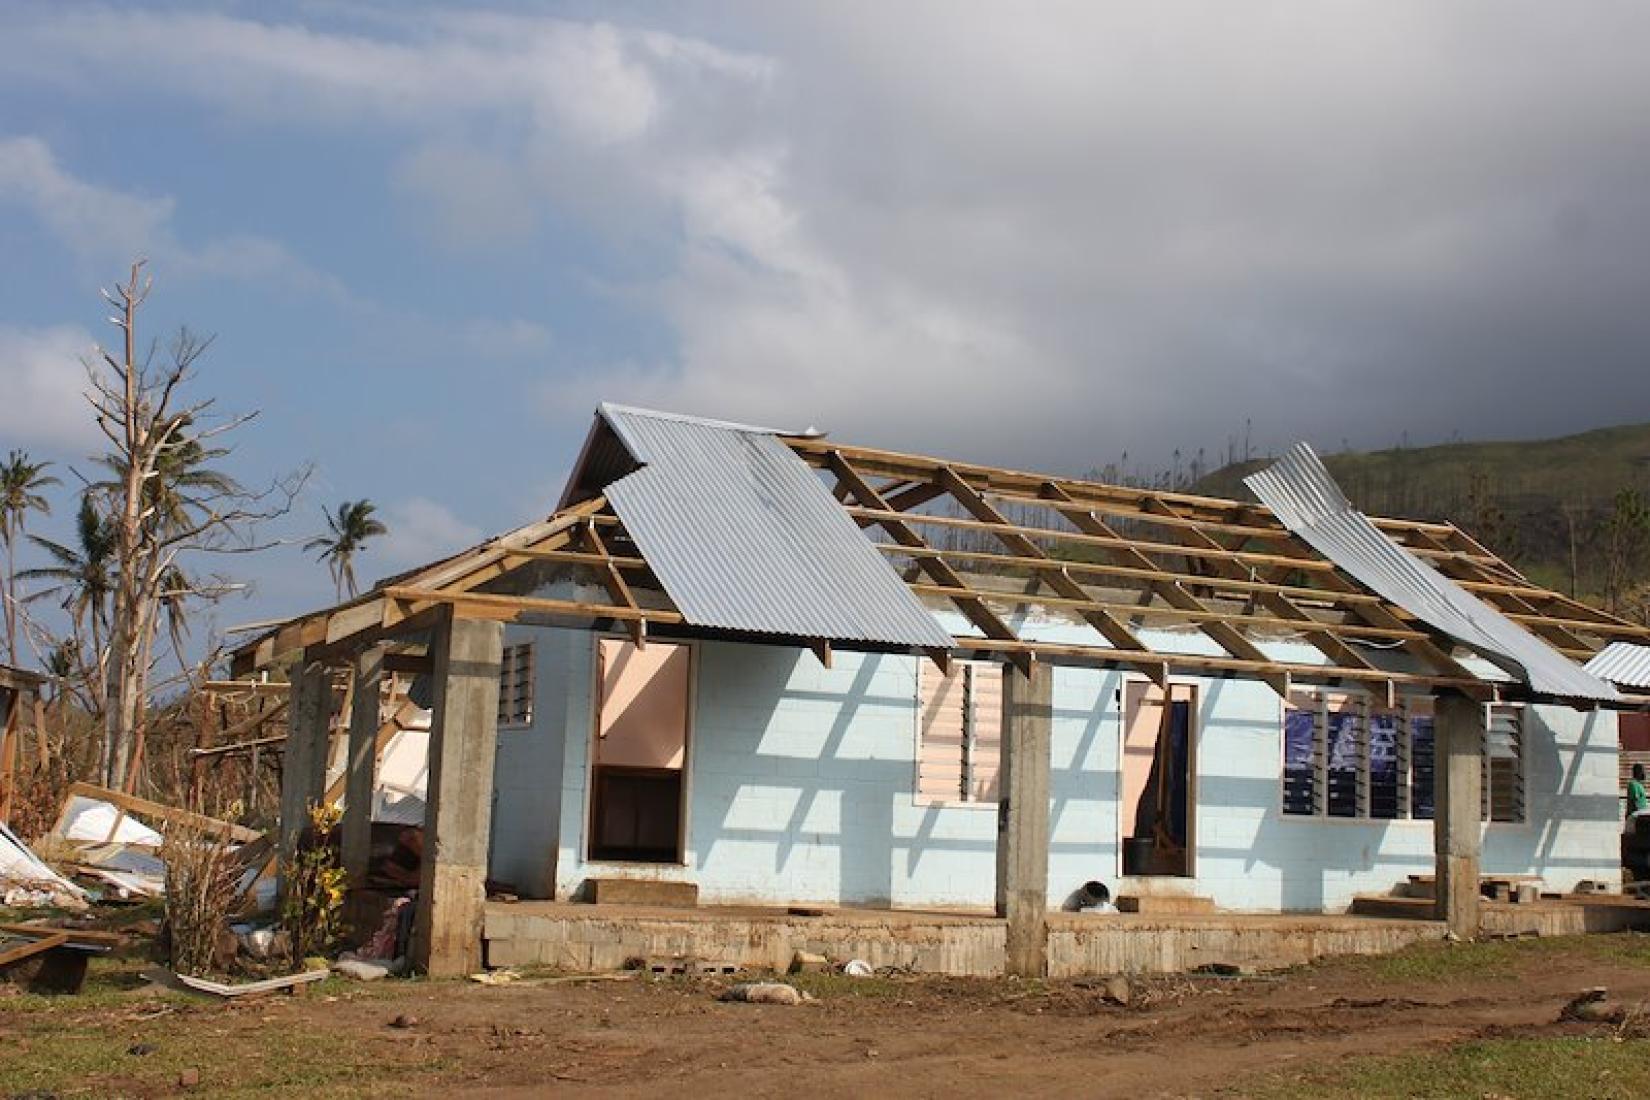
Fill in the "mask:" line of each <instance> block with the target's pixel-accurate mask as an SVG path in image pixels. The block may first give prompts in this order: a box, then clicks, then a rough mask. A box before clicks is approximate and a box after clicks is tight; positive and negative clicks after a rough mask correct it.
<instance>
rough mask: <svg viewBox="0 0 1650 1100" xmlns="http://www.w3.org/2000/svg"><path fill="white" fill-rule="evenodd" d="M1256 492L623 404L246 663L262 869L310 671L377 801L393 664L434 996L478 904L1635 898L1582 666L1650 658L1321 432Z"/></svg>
mask: <svg viewBox="0 0 1650 1100" xmlns="http://www.w3.org/2000/svg"><path fill="white" fill-rule="evenodd" d="M1249 484H1250V487H1251V488H1252V489H1253V491H1254V492H1255V494H1256V496H1257V497H1258V498H1259V500H1260V501H1261V502H1262V503H1260V504H1248V503H1238V502H1232V501H1224V500H1213V499H1207V498H1201V497H1194V496H1188V495H1184V494H1177V493H1169V492H1156V491H1150V490H1144V489H1136V488H1123V487H1118V486H1111V485H1104V484H1098V483H1093V482H1086V481H1078V480H1073V479H1069V478H1059V477H1048V476H1043V475H1038V474H1031V473H1022V472H1016V471H1010V470H1002V469H993V468H987V467H982V466H976V465H972V464H968V463H966V462H951V461H945V460H940V459H934V458H925V457H920V456H915V455H908V454H900V453H894V452H888V451H880V450H872V449H868V448H863V447H855V446H849V445H846V444H841V443H838V442H836V441H834V440H830V439H827V438H825V437H823V436H821V435H819V434H817V433H796V432H785V431H775V430H769V429H764V428H758V427H751V426H746V425H740V424H730V423H722V422H717V421H710V420H702V419H694V418H688V417H682V416H675V415H670V414H665V413H658V412H650V411H646V410H640V409H632V408H625V407H619V406H612V405H606V406H603V407H602V408H601V409H600V410H599V413H598V415H597V417H596V421H595V424H594V426H593V428H592V430H591V433H590V435H589V438H588V440H587V441H586V443H585V446H584V448H583V451H582V453H581V454H580V456H579V458H578V461H577V463H576V466H575V468H574V471H573V473H572V475H571V477H570V479H569V482H568V485H567V488H566V490H565V494H564V496H563V499H562V501H561V504H560V506H559V507H558V509H557V510H556V512H555V513H554V514H553V515H551V516H550V517H548V518H546V519H544V520H541V521H539V522H535V523H532V524H529V525H528V526H525V527H522V528H520V529H518V530H516V531H512V532H510V533H508V534H505V535H501V536H499V537H497V538H494V539H491V540H489V541H487V542H485V543H483V544H481V545H480V546H477V547H474V548H472V549H469V550H466V551H464V552H462V553H459V554H457V555H455V556H453V557H451V558H448V559H446V560H444V561H440V562H436V563H434V564H432V565H429V566H427V567H425V568H422V569H419V570H416V571H414V572H411V573H408V574H404V575H402V576H399V577H395V578H391V579H389V580H387V581H384V582H382V583H380V584H379V585H378V586H377V587H375V588H374V589H373V590H372V591H370V592H368V593H366V594H365V595H363V596H361V597H359V598H357V599H354V600H352V601H350V602H348V603H345V604H343V605H341V606H338V607H335V608H331V609H327V610H325V611H321V612H317V613H314V614H311V615H306V616H303V617H301V618H298V619H295V620H292V621H291V622H289V623H287V624H285V625H283V626H282V627H280V628H279V629H277V630H275V631H273V632H271V633H269V634H267V635H265V636H263V637H261V638H259V639H257V640H255V641H253V642H250V643H248V644H247V645H245V646H244V647H243V648H242V649H241V650H240V651H239V652H238V653H237V655H236V659H235V664H236V669H235V671H236V673H237V675H248V674H253V673H255V672H256V671H257V670H259V669H260V668H269V667H271V666H274V665H276V664H277V663H279V664H281V665H289V666H290V667H291V669H292V672H291V702H290V706H289V710H288V715H289V720H290V723H291V727H290V729H291V732H290V734H289V738H288V743H287V747H286V756H285V771H284V784H285V786H284V792H283V823H284V824H283V830H284V832H285V834H286V839H287V842H288V843H290V842H291V840H292V837H293V836H294V835H295V833H294V830H295V829H296V828H297V827H298V826H297V825H295V824H294V823H295V822H300V821H301V813H300V812H299V811H300V810H301V807H302V806H303V805H305V803H306V802H307V801H309V800H313V799H314V798H316V797H318V795H319V794H320V792H321V791H322V790H323V788H324V786H325V783H326V763H327V760H328V746H327V743H326V738H327V729H328V724H329V720H330V715H329V709H330V707H329V703H328V701H329V700H330V699H332V698H333V693H332V691H331V690H330V688H329V687H328V684H329V679H328V678H329V676H330V675H331V674H332V672H333V671H334V670H337V669H339V668H348V669H351V670H352V675H353V676H354V678H355V691H354V697H355V699H356V700H358V701H360V700H370V701H371V703H370V704H366V705H362V704H359V703H358V709H357V713H356V714H354V715H352V716H350V720H349V722H348V726H349V752H348V757H347V758H348V760H349V761H350V762H351V763H350V774H349V776H348V777H347V779H346V782H347V784H348V785H349V789H350V790H354V791H360V792H370V791H371V790H372V789H373V776H372V774H371V773H372V767H373V757H374V754H373V752H372V751H370V746H371V743H372V738H373V736H374V731H375V730H376V729H377V728H378V726H379V721H380V715H379V713H378V712H377V710H376V709H375V707H374V706H373V705H371V704H375V703H376V701H377V700H378V698H379V691H378V690H377V687H378V683H379V681H380V680H381V678H382V677H384V676H385V675H387V672H386V669H387V668H389V667H394V668H396V669H398V670H401V671H409V670H413V671H416V672H417V673H418V674H419V675H420V676H421V677H424V678H426V682H427V684H428V686H429V689H430V690H429V706H430V710H431V715H432V716H431V722H430V729H429V732H428V738H427V739H428V746H429V748H428V753H429V758H428V783H427V789H428V796H427V799H426V804H425V807H424V815H425V835H426V839H425V847H424V851H425V853H426V855H425V859H424V864H423V867H422V888H421V890H420V896H419V912H418V920H417V924H416V931H415V955H416V957H417V959H418V961H419V962H420V963H421V964H422V965H424V966H425V967H426V968H427V969H428V970H429V971H430V972H432V973H437V974H451V973H461V972H465V971H468V970H473V969H475V968H476V967H478V966H479V965H480V964H481V963H482V961H483V956H482V949H483V941H484V939H485V940H487V941H488V942H489V945H490V949H491V948H498V947H499V945H500V944H501V943H502V941H504V940H506V939H508V938H509V936H510V935H511V934H512V933H510V932H509V931H507V930H506V926H507V925H508V921H505V920H502V919H501V920H500V922H499V925H498V928H497V929H495V928H494V927H493V924H492V917H491V916H489V915H487V907H488V903H487V902H486V900H485V883H487V882H488V881H494V882H499V883H508V884H509V887H510V889H511V890H512V891H513V892H514V893H516V894H517V895H519V896H520V897H522V898H524V899H554V900H555V901H557V902H577V901H582V900H589V899H594V900H597V901H600V900H603V899H604V897H611V898H621V897H625V896H626V895H627V892H628V893H629V895H630V896H631V897H635V896H638V893H637V892H638V891H639V892H640V893H639V896H641V897H644V898H657V899H669V900H672V901H676V902H680V903H683V904H686V903H691V902H695V901H696V902H697V903H700V904H703V905H708V906H720V905H740V906H764V907H777V908H779V909H781V910H783V909H785V908H786V907H791V906H820V907H829V908H833V909H834V908H835V907H875V908H884V909H892V910H915V911H947V912H957V913H976V914H995V916H994V917H992V918H990V920H991V921H992V927H993V928H994V929H995V933H994V934H996V935H997V936H998V937H999V940H998V942H999V943H1000V945H1001V947H1000V950H1001V952H1002V955H1001V961H1000V962H999V963H998V964H997V965H998V966H999V967H1000V968H1002V969H1007V970H1008V971H1009V972H1013V973H1022V974H1037V973H1046V972H1048V970H1049V958H1048V950H1049V947H1048V945H1049V922H1050V919H1051V917H1050V914H1051V913H1058V911H1060V910H1061V909H1062V908H1065V907H1068V906H1069V905H1070V904H1071V903H1072V901H1073V899H1076V898H1079V897H1080V896H1081V894H1082V891H1083V890H1084V889H1085V886H1086V885H1087V884H1090V883H1096V882H1098V883H1103V884H1105V885H1106V886H1107V887H1108V888H1109V890H1110V891H1111V893H1112V894H1114V895H1118V896H1124V895H1127V896H1130V897H1136V898H1147V899H1153V898H1156V899H1178V900H1180V901H1182V902H1184V903H1185V904H1186V905H1187V906H1188V907H1190V906H1193V905H1194V903H1195V904H1196V905H1201V906H1203V907H1204V908H1206V909H1210V910H1219V911H1229V912H1236V913H1273V914H1276V913H1312V914H1322V913H1342V912H1345V911H1346V910H1347V908H1348V907H1349V905H1351V904H1352V902H1353V900H1354V898H1355V897H1356V896H1358V895H1360V894H1368V893H1383V892H1387V891H1390V890H1391V889H1392V887H1393V886H1394V884H1395V883H1398V882H1401V881H1404V880H1406V879H1407V878H1409V877H1410V876H1433V877H1434V878H1435V886H1436V894H1437V898H1438V901H1437V906H1438V915H1439V917H1440V918H1441V919H1445V920H1447V921H1448V925H1449V927H1450V928H1451V929H1452V930H1455V931H1457V932H1458V933H1459V934H1462V935H1471V934H1473V933H1474V932H1475V931H1476V929H1477V927H1478V920H1479V908H1478V907H1479V878H1480V874H1481V872H1494V873H1495V874H1498V875H1509V876H1530V877H1531V878H1533V879H1539V881H1540V883H1541V884H1542V888H1543V889H1547V890H1555V891H1566V890H1570V889H1572V888H1574V887H1575V886H1576V885H1577V884H1578V883H1582V882H1583V881H1586V880H1591V881H1593V882H1601V883H1607V884H1608V883H1619V881H1620V870H1619V858H1618V844H1619V839H1618V838H1619V833H1620V828H1621V823H1620V811H1619V803H1618V800H1617V726H1616V712H1617V711H1618V710H1621V709H1633V708H1642V706H1643V704H1644V701H1645V700H1644V697H1643V696H1636V695H1630V694H1627V693H1626V692H1625V691H1624V690H1623V689H1619V688H1618V687H1617V686H1615V685H1613V684H1612V683H1610V682H1609V681H1607V680H1605V679H1601V678H1599V677H1597V676H1595V675H1593V674H1591V673H1589V672H1587V671H1586V670H1584V669H1583V667H1582V664H1583V663H1584V662H1586V661H1587V660H1589V659H1590V658H1592V657H1594V656H1595V655H1596V654H1597V653H1598V652H1599V651H1600V650H1602V649H1603V648H1604V647H1605V646H1606V645H1607V644H1609V643H1611V642H1623V643H1643V642H1645V641H1646V640H1647V635H1650V631H1647V630H1646V629H1644V628H1640V627H1636V626H1633V625H1630V624H1628V623H1626V622H1623V621H1621V620H1618V619H1616V618H1614V617H1612V616H1609V615H1606V614H1604V613H1602V612H1600V611H1598V610H1596V609H1594V608H1592V607H1589V606H1586V605H1585V604H1582V603H1579V602H1577V601H1575V600H1573V599H1570V598H1568V597H1565V596H1563V595H1560V594H1558V593H1555V592H1551V591H1548V590H1546V589H1543V588H1541V587H1539V586H1536V585H1533V584H1531V583H1530V582H1529V581H1528V580H1526V579H1525V578H1523V577H1522V576H1520V575H1519V574H1518V573H1517V572H1516V571H1515V570H1514V569H1512V568H1511V567H1510V566H1508V565H1507V564H1506V563H1505V562H1503V561H1501V560H1500V559H1498V558H1497V557H1496V556H1495V555H1494V554H1493V553H1491V552H1489V551H1488V550H1487V549H1485V548H1484V547H1483V546H1482V545H1480V544H1479V543H1477V542H1475V541H1474V540H1473V539H1472V538H1471V537H1470V536H1469V535H1467V534H1466V533H1464V532H1462V531H1461V530H1459V529H1457V528H1456V527H1454V526H1451V525H1448V524H1439V523H1421V522H1411V521H1399V520H1386V519H1370V518H1367V517H1365V516H1363V515H1361V514H1359V513H1358V512H1356V511H1355V510H1353V509H1352V508H1351V507H1350V505H1348V503H1347V502H1346V500H1345V499H1344V498H1343V497H1342V496H1341V494H1340V492H1339V491H1338V490H1337V489H1336V487H1335V486H1334V484H1333V482H1332V481H1331V480H1330V479H1329V477H1328V475H1327V473H1326V472H1325V471H1324V469H1323V467H1322V465H1321V464H1320V463H1319V462H1318V461H1317V459H1316V457H1315V456H1314V455H1313V454H1312V453H1311V451H1310V450H1309V449H1308V448H1306V447H1304V446H1302V447H1298V448H1296V450H1294V451H1293V452H1291V453H1290V454H1289V455H1288V456H1286V457H1285V458H1284V459H1282V460H1281V461H1279V462H1278V463H1276V464H1275V465H1273V466H1272V467H1271V468H1269V469H1267V470H1265V471H1262V472H1261V473H1258V474H1256V475H1255V476H1253V477H1252V478H1250V479H1249ZM346 801H347V802H348V801H349V800H348V799H346ZM356 801H361V800H359V799H358V800H356ZM368 801H370V800H368ZM366 819H367V815H366V814H360V813H354V814H352V813H348V812H347V813H346V816H345V824H344V846H345V853H346V860H347V861H352V860H353V861H356V862H359V860H361V859H362V858H364V856H363V855H362V854H361V853H362V852H363V850H364V849H363V847H362V845H363V844H364V840H363V838H364V836H365V832H364V830H365V829H366V828H367V827H368V825H367V820H366ZM639 884H640V885H639ZM1091 892H1092V891H1091ZM484 920H486V921H487V922H488V923H487V924H486V926H485V928H484Z"/></svg>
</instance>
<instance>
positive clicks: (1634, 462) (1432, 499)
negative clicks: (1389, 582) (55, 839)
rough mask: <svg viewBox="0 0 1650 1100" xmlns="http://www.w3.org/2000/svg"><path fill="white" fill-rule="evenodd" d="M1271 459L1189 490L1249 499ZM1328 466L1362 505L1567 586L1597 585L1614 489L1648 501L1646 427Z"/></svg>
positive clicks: (1402, 452)
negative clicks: (1435, 527)
mask: <svg viewBox="0 0 1650 1100" xmlns="http://www.w3.org/2000/svg"><path fill="white" fill-rule="evenodd" d="M1268 461H1270V460H1269V459H1260V460H1256V461H1253V462H1247V463H1238V464H1236V465H1232V466H1226V467H1223V468H1222V469H1219V470H1216V471H1214V472H1213V473H1211V474H1209V475H1208V476H1206V477H1204V478H1202V479H1201V480H1199V481H1198V482H1197V483H1196V484H1195V486H1193V490H1192V491H1194V492H1198V493H1204V494H1207V495H1209V496H1218V497H1228V498H1232V499H1237V500H1252V499H1253V496H1252V495H1251V494H1250V493H1249V491H1248V490H1247V489H1246V488H1245V487H1244V486H1243V477H1244V476H1245V475H1247V474H1249V473H1251V472H1253V471H1254V470H1256V469H1259V468H1260V467H1262V466H1265V465H1266V464H1267V462H1268ZM1324 463H1325V465H1327V466H1328V467H1329V470H1330V472H1331V473H1332V474H1334V475H1335V478H1336V480H1337V481H1339V482H1340V484H1341V487H1342V488H1343V489H1344V490H1345V491H1346V495H1347V496H1348V497H1350V498H1351V500H1352V502H1353V503H1354V504H1355V505H1357V507H1358V508H1360V509H1361V510H1363V511H1365V512H1368V513H1371V514H1374V515H1385V516H1402V517H1405V518H1410V519H1423V520H1449V521H1452V522H1454V523H1456V524H1458V525H1460V526H1461V527H1462V528H1464V529H1465V530H1467V531H1468V532H1470V533H1471V534H1472V535H1473V536H1474V537H1476V538H1478V539H1479V540H1480V541H1482V542H1484V543H1486V544H1487V545H1489V546H1490V547H1491V548H1492V549H1494V550H1495V551H1497V552H1498V553H1500V554H1502V555H1504V556H1506V557H1507V558H1509V559H1510V560H1511V561H1512V562H1513V563H1514V564H1515V565H1517V566H1518V567H1519V568H1520V569H1522V570H1523V571H1524V572H1525V573H1526V574H1528V575H1530V576H1531V577H1532V579H1536V580H1538V581H1540V582H1542V583H1545V584H1550V585H1553V586H1556V587H1559V588H1561V589H1568V588H1569V587H1570V584H1571V577H1570V572H1571V551H1572V542H1573V545H1574V556H1575V565H1576V573H1577V574H1578V577H1577V588H1578V589H1579V590H1580V591H1582V592H1588V591H1597V590H1599V588H1600V587H1601V584H1602V579H1601V576H1600V574H1601V571H1602V568H1603V566H1602V563H1601V562H1600V561H1599V559H1600V558H1601V556H1602V547H1601V545H1600V543H1601V540H1602V539H1603V538H1604V535H1603V533H1602V531H1601V528H1602V526H1603V523H1604V520H1605V519H1606V517H1607V516H1608V515H1609V514H1610V510H1611V507H1612V502H1613V498H1614V497H1615V494H1616V493H1617V492H1618V491H1620V490H1621V489H1624V488H1632V489H1636V490H1637V491H1638V492H1639V493H1640V494H1642V495H1643V496H1645V497H1647V498H1650V424H1631V425H1624V426H1622V427H1617V428H1600V429H1598V430H1596V431H1590V432H1583V433H1581V434H1580V435H1571V436H1564V437H1563V438H1560V439H1540V440H1524V441H1516V442H1493V443H1450V444H1445V445H1442V446H1436V447H1413V448H1394V449H1391V450H1385V451H1368V452H1357V451H1352V452H1346V453H1343V454H1336V455H1326V456H1324Z"/></svg>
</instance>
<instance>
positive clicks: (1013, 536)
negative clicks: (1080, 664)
mask: <svg viewBox="0 0 1650 1100" xmlns="http://www.w3.org/2000/svg"><path fill="white" fill-rule="evenodd" d="M937 477H938V481H939V484H940V485H941V486H942V487H943V488H944V489H945V491H946V492H948V493H950V494H951V498H952V499H953V500H955V501H957V502H958V503H959V504H961V505H962V506H963V507H964V508H965V509H967V510H968V511H969V512H971V513H973V514H974V515H975V516H977V517H979V518H980V519H982V520H986V521H987V522H989V523H991V524H992V525H993V532H992V533H993V534H995V535H996V536H997V538H998V539H1000V540H1001V541H1002V543H1003V545H1004V546H1006V547H1008V549H1009V550H1010V551H1011V552H1012V553H1015V554H1018V555H1020V556H1022V557H1028V558H1035V559H1038V560H1040V561H1041V562H1042V564H1041V565H1040V566H1038V567H1037V576H1038V577H1039V579H1041V580H1042V581H1043V583H1045V584H1047V585H1048V586H1049V587H1050V588H1052V589H1053V590H1054V591H1055V592H1056V593H1057V594H1059V595H1061V596H1064V597H1066V598H1068V599H1082V598H1083V597H1085V596H1087V595H1088V593H1087V592H1085V591H1083V586H1082V585H1080V584H1078V583H1077V582H1076V581H1075V580H1073V579H1072V577H1071V574H1069V573H1067V572H1066V570H1065V567H1064V566H1063V565H1061V564H1060V562H1058V561H1056V560H1055V559H1053V558H1051V557H1049V555H1048V554H1047V553H1046V552H1045V551H1044V550H1043V548H1042V547H1040V546H1038V545H1037V544H1036V543H1035V542H1033V541H1031V539H1029V538H1027V537H1026V536H1025V535H1023V534H1020V533H1019V532H1018V531H1016V530H1014V529H1013V525H1012V524H1010V523H1009V522H1008V518H1007V517H1006V516H1004V515H1003V514H1002V513H1001V512H999V511H997V509H996V508H994V507H992V506H991V504H990V502H988V501H987V500H986V499H985V498H984V497H982V496H981V495H980V494H979V493H977V492H975V491H974V489H973V487H972V486H970V485H969V484H968V483H967V482H966V481H964V480H963V479H962V478H960V477H958V476H957V475H956V473H955V472H954V471H952V470H951V469H950V468H949V467H945V466H942V467H940V469H939V471H938V472H937ZM1076 610H1077V613H1078V614H1080V615H1081V616H1082V617H1083V618H1084V620H1086V621H1087V622H1088V624H1089V625H1090V626H1092V627H1094V629H1096V630H1098V631H1099V632H1100V633H1101V634H1102V635H1103V636H1104V637H1105V638H1106V640H1107V641H1109V642H1111V644H1112V645H1113V646H1115V647H1116V648H1118V649H1120V650H1124V651H1127V652H1131V653H1140V654H1151V652H1152V650H1151V647H1150V646H1148V645H1147V644H1146V643H1145V642H1143V641H1141V640H1140V639H1139V638H1138V637H1136V635H1135V633H1134V631H1133V630H1130V629H1129V627H1128V624H1126V623H1124V622H1123V621H1122V620H1121V619H1119V618H1117V616H1115V615H1113V614H1112V613H1111V612H1110V611H1108V610H1106V609H1105V608H1103V607H1099V606H1097V605H1095V604H1092V603H1091V604H1088V605H1086V606H1078V607H1077V608H1076ZM1201 625H1202V626H1203V628H1204V629H1205V630H1220V629H1221V628H1222V627H1221V624H1215V623H1206V624H1201ZM1234 652H1235V651H1234ZM1243 656H1249V654H1247V653H1245V654H1243ZM1134 667H1135V668H1137V669H1139V670H1140V671H1141V672H1144V673H1145V674H1146V675H1147V676H1149V677H1151V679H1152V681H1153V682H1154V683H1156V684H1157V686H1158V687H1167V686H1168V672H1167V670H1166V669H1164V667H1163V663H1162V661H1161V660H1158V659H1155V658H1153V659H1151V660H1144V661H1136V662H1135V664H1134Z"/></svg>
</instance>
